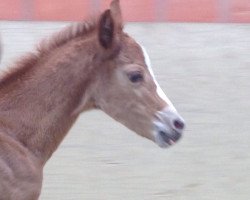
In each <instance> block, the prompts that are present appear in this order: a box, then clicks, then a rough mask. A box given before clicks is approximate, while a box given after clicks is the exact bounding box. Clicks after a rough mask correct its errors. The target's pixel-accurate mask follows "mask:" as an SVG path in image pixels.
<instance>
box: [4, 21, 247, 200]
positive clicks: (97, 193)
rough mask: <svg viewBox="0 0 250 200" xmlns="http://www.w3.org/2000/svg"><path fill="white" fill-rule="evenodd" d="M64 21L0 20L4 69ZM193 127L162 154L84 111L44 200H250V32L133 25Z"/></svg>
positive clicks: (238, 27)
mask: <svg viewBox="0 0 250 200" xmlns="http://www.w3.org/2000/svg"><path fill="white" fill-rule="evenodd" d="M63 26H65V24H64V23H29V22H25V23H24V22H18V23H14V22H1V23H0V28H1V35H2V42H3V44H4V54H3V57H2V63H1V69H4V68H5V66H6V65H7V64H8V63H12V62H13V61H14V58H17V57H18V56H19V55H21V54H22V53H23V52H26V51H30V50H32V49H34V48H33V45H34V44H35V43H37V42H38V41H39V40H40V39H41V38H42V37H46V36H47V35H49V34H50V33H52V32H54V31H56V30H58V29H59V28H61V27H63ZM126 30H127V32H129V33H130V34H131V35H133V36H134V37H135V38H136V39H137V40H138V41H139V42H140V43H142V44H143V45H144V46H145V47H146V48H147V50H148V52H149V54H150V55H151V60H152V63H153V66H154V71H155V74H156V77H157V79H158V81H159V83H160V85H161V86H162V88H163V90H164V91H166V93H167V96H168V97H169V98H170V99H171V100H172V102H173V103H174V105H175V106H176V107H177V109H178V110H179V112H180V113H181V114H182V115H183V117H184V118H185V119H186V122H187V129H186V132H185V135H184V137H183V139H182V140H181V142H179V143H178V144H177V145H176V146H174V147H172V148H170V149H167V150H164V149H160V148H158V147H157V146H156V145H155V144H153V143H152V142H150V141H148V140H145V139H143V138H141V137H139V136H136V135H135V134H134V133H132V132H130V131H129V130H127V129H126V128H124V127H123V126H122V125H120V124H118V123H117V122H115V121H113V120H112V119H110V118H109V117H107V116H106V115H105V114H103V113H102V112H96V111H93V112H88V113H84V114H82V116H81V117H80V118H79V120H78V121H77V123H76V124H75V126H74V127H73V129H72V130H71V131H70V133H69V134H68V136H67V137H66V138H65V140H64V142H63V144H62V145H61V146H60V148H59V149H58V150H57V151H56V153H55V154H54V155H53V157H52V159H51V160H50V161H49V162H48V163H47V165H46V167H45V174H44V184H43V190H42V195H41V198H40V199H41V200H80V199H81V200H82V199H88V200H152V199H154V200H236V199H237V200H248V199H249V198H250V133H249V129H250V122H249V121H250V89H249V88H250V78H249V76H250V55H249V54H250V37H249V36H250V25H243V24H234V25H229V24H227V25H222V24H129V25H127V27H126Z"/></svg>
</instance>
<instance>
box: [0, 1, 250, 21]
mask: <svg viewBox="0 0 250 200" xmlns="http://www.w3.org/2000/svg"><path fill="white" fill-rule="evenodd" d="M109 2H110V1H109V0H0V19H3V20H49V21H51V20H52V21H57V20H60V21H61V20H63V21H76V20H81V19H83V18H85V17H88V16H90V15H93V14H94V13H95V12H98V11H100V10H102V9H103V8H105V7H107V5H108V4H109ZM121 4H122V8H123V14H124V19H125V20H126V21H130V22H134V21H139V22H250V1H249V0H123V1H121Z"/></svg>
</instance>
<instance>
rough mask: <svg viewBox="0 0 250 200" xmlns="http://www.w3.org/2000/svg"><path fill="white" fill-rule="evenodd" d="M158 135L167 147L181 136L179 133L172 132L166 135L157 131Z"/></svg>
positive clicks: (164, 132)
mask: <svg viewBox="0 0 250 200" xmlns="http://www.w3.org/2000/svg"><path fill="white" fill-rule="evenodd" d="M158 134H159V135H160V137H161V139H162V140H163V141H164V142H165V143H166V144H168V146H171V145H173V144H175V143H176V142H177V141H178V140H179V139H180V138H181V136H182V134H181V133H179V132H177V131H175V130H173V133H171V134H170V133H168V132H166V131H159V132H158Z"/></svg>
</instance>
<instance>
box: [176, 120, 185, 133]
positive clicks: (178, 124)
mask: <svg viewBox="0 0 250 200" xmlns="http://www.w3.org/2000/svg"><path fill="white" fill-rule="evenodd" d="M184 126H185V124H184V122H182V121H180V120H178V119H176V120H174V127H175V128H176V129H179V130H182V129H184Z"/></svg>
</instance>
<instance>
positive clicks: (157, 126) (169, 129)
mask: <svg viewBox="0 0 250 200" xmlns="http://www.w3.org/2000/svg"><path fill="white" fill-rule="evenodd" d="M153 124H154V140H155V142H156V143H157V144H158V145H159V146H160V147H162V148H166V147H169V146H172V145H173V144H175V143H176V142H178V141H179V140H180V138H181V137H182V133H183V131H184V128H185V122H184V120H183V119H182V118H181V117H180V116H179V114H178V113H177V112H176V111H174V112H173V111H169V110H168V111H164V112H157V114H156V117H155V120H154V121H153Z"/></svg>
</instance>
